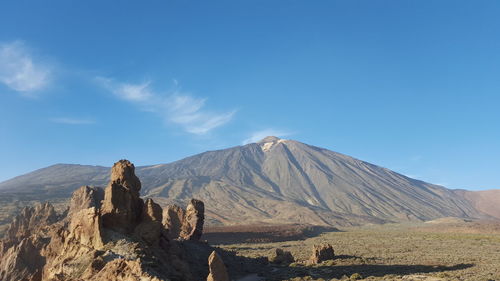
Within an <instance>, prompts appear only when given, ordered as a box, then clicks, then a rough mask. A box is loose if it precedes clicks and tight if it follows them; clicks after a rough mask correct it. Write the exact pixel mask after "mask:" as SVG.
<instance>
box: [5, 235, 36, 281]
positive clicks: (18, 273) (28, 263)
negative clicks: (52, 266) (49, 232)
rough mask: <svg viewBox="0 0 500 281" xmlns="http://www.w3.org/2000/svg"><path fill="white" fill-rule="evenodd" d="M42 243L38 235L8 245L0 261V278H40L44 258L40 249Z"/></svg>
mask: <svg viewBox="0 0 500 281" xmlns="http://www.w3.org/2000/svg"><path fill="white" fill-rule="evenodd" d="M44 245H45V242H44V241H42V240H41V239H40V237H38V236H33V237H28V238H24V239H22V240H21V241H20V242H19V244H17V245H15V246H12V247H10V248H9V249H8V250H7V251H6V252H5V254H4V255H3V257H2V260H1V262H0V280H29V281H39V280H41V278H42V268H43V265H44V263H45V258H44V257H43V256H41V255H40V250H41V248H42V247H43V246H44Z"/></svg>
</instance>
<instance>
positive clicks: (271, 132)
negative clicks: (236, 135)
mask: <svg viewBox="0 0 500 281" xmlns="http://www.w3.org/2000/svg"><path fill="white" fill-rule="evenodd" d="M291 134H292V133H290V132H287V131H283V130H276V129H265V130H260V131H256V132H253V133H252V134H251V135H250V137H249V138H247V139H245V140H244V141H243V142H242V144H249V143H254V142H258V141H260V140H262V139H263V138H265V137H267V136H275V137H280V138H281V137H286V136H289V135H291Z"/></svg>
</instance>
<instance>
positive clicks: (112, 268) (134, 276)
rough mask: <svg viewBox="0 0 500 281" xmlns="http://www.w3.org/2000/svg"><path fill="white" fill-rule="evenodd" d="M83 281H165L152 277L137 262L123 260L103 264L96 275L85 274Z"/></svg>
mask: <svg viewBox="0 0 500 281" xmlns="http://www.w3.org/2000/svg"><path fill="white" fill-rule="evenodd" d="M87 275H88V277H87V276H84V277H87V278H86V279H85V280H89V281H102V280H106V281H131V280H141V281H161V280H165V279H159V278H158V277H155V276H152V275H151V274H149V273H148V272H147V271H146V270H144V269H143V267H142V265H141V263H140V262H139V261H138V260H125V259H115V260H113V261H112V262H109V263H107V264H105V265H104V266H103V267H102V268H100V269H99V270H98V271H97V273H96V274H89V273H87Z"/></svg>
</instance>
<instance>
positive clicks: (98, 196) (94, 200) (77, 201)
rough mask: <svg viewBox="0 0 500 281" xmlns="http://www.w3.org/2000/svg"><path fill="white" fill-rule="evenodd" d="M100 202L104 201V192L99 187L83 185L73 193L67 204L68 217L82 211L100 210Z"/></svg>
mask: <svg viewBox="0 0 500 281" xmlns="http://www.w3.org/2000/svg"><path fill="white" fill-rule="evenodd" d="M102 200H104V190H103V189H102V188H100V187H94V186H87V185H84V186H82V187H80V188H79V189H77V190H76V191H75V192H73V196H72V197H71V201H70V204H69V211H68V216H71V215H72V214H73V213H76V212H78V211H80V210H83V209H88V208H92V207H95V208H96V209H99V208H101V204H102V202H101V201H102Z"/></svg>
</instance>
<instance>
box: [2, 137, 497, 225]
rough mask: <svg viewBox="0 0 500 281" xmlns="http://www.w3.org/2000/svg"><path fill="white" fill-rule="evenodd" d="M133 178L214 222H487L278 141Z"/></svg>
mask: <svg viewBox="0 0 500 281" xmlns="http://www.w3.org/2000/svg"><path fill="white" fill-rule="evenodd" d="M136 172H137V175H138V176H139V177H140V178H141V180H142V186H143V188H142V190H141V193H142V195H143V196H146V197H152V198H154V199H155V201H158V202H159V203H160V204H162V205H166V204H171V203H179V204H184V203H185V202H187V200H189V199H190V198H192V197H194V198H198V199H201V200H203V201H204V202H206V205H207V209H208V210H210V212H208V213H207V216H208V218H209V221H210V222H211V223H223V224H237V223H239V224H248V223H256V222H269V223H291V222H298V223H310V224H318V225H351V224H360V223H368V222H371V223H382V222H398V221H413V220H431V219H436V218H440V217H463V218H479V217H487V216H488V215H486V214H484V213H483V212H481V211H480V210H478V208H477V207H476V206H474V204H473V202H471V200H469V199H467V198H466V197H465V196H464V195H463V194H460V193H459V192H454V191H453V190H450V189H447V188H444V187H442V186H438V185H433V184H430V183H426V182H423V181H419V180H415V179H411V178H408V177H406V176H404V175H401V174H398V173H396V172H393V171H391V170H389V169H386V168H382V167H379V166H376V165H373V164H370V163H367V162H364V161H361V160H358V159H355V158H352V157H349V156H347V155H343V154H340V153H337V152H333V151H330V150H327V149H324V148H319V147H315V146H311V145H307V144H304V143H301V142H298V141H294V140H284V139H279V138H276V137H267V138H265V139H263V140H262V141H260V142H258V143H251V144H247V145H244V146H237V147H232V148H228V149H223V150H217V151H208V152H205V153H201V154H198V155H194V156H191V157H188V158H185V159H182V160H179V161H176V162H173V163H170V164H160V165H153V166H143V167H138V168H137V169H136ZM108 175H109V168H106V167H99V166H82V165H65V164H59V165H54V166H50V167H47V168H44V169H41V170H37V171H35V172H32V173H29V174H26V175H23V176H20V177H16V178H14V179H11V180H8V181H5V182H3V183H0V191H2V193H4V194H9V193H12V192H16V193H25V194H38V196H39V197H40V198H42V197H51V196H59V197H64V196H66V197H69V196H70V194H71V192H72V191H74V190H75V189H76V188H77V187H79V186H81V185H84V184H93V185H97V186H104V185H105V184H106V182H107V181H108V180H109V178H108Z"/></svg>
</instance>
